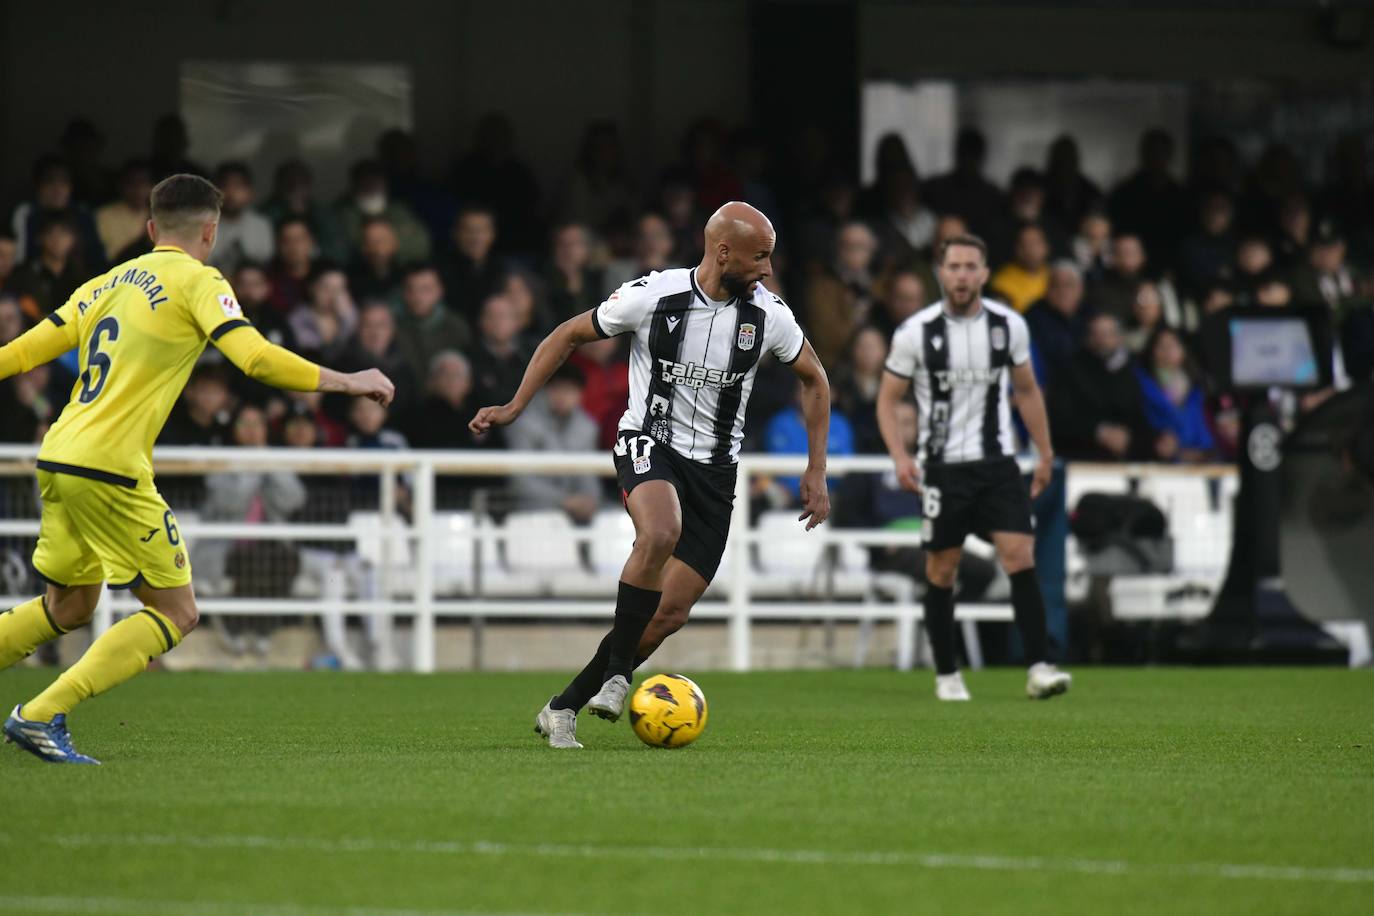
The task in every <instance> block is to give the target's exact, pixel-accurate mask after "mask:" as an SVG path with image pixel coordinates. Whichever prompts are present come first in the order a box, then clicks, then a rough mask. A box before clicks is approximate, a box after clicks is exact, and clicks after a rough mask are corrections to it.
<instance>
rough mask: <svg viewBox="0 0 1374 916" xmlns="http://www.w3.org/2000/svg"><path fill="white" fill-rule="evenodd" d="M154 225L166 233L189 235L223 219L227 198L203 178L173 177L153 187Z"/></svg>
mask: <svg viewBox="0 0 1374 916" xmlns="http://www.w3.org/2000/svg"><path fill="white" fill-rule="evenodd" d="M150 202H151V209H152V215H153V222H154V223H156V224H157V226H158V228H159V229H160V230H162V231H164V232H174V233H175V232H185V231H187V230H189V229H191V228H193V224H194V223H198V222H203V221H204V220H206V219H214V218H217V217H218V216H219V208H220V205H221V204H223V203H224V195H223V194H221V193H220V192H219V188H217V187H215V186H214V185H212V184H211V183H210V182H208V181H206V180H205V179H204V178H201V177H200V176H199V175H172V176H171V177H170V178H164V179H162V180H161V181H159V182H158V183H157V184H155V185H153V193H152V195H151V197H150Z"/></svg>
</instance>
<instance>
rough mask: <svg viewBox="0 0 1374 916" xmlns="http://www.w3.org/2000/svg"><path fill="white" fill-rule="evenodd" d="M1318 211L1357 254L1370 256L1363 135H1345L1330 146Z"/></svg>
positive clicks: (1371, 208) (1373, 227) (1371, 205)
mask: <svg viewBox="0 0 1374 916" xmlns="http://www.w3.org/2000/svg"><path fill="white" fill-rule="evenodd" d="M1319 204H1320V211H1321V213H1322V214H1323V215H1324V216H1327V217H1330V218H1331V219H1332V220H1334V221H1335V223H1336V227H1335V228H1336V231H1337V232H1339V233H1341V234H1343V235H1344V236H1345V237H1346V238H1347V239H1348V240H1350V241H1352V242H1353V243H1354V247H1355V251H1356V253H1357V254H1358V255H1360V256H1362V257H1364V258H1369V257H1370V256H1371V255H1374V181H1371V180H1370V177H1369V156H1368V150H1367V148H1366V145H1365V138H1364V135H1363V134H1362V133H1361V132H1359V131H1352V132H1351V133H1348V134H1345V135H1344V136H1342V137H1341V138H1340V139H1339V140H1337V141H1336V143H1335V145H1334V146H1333V147H1332V149H1331V155H1330V158H1329V160H1328V162H1327V171H1326V186H1325V187H1324V188H1322V192H1321V197H1320V198H1319Z"/></svg>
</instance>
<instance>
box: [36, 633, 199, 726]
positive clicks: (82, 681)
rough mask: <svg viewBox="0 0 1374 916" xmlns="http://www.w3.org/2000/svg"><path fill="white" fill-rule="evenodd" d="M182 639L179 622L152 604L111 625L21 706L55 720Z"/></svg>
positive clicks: (39, 716)
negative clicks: (160, 611)
mask: <svg viewBox="0 0 1374 916" xmlns="http://www.w3.org/2000/svg"><path fill="white" fill-rule="evenodd" d="M179 642H181V631H180V630H178V629H177V627H176V624H174V623H172V621H170V620H168V619H167V618H166V617H164V616H163V615H162V614H160V613H158V612H157V611H155V610H153V609H152V608H150V607H145V608H144V609H143V610H141V611H139V612H138V613H137V614H134V615H132V616H130V617H125V618H124V619H123V620H121V621H120V622H119V623H117V624H115V625H114V626H112V627H110V629H109V630H107V631H106V632H105V634H104V635H103V636H101V637H100V638H99V639H97V640H96V641H95V642H93V643H91V647H90V648H89V649H87V650H86V654H85V655H83V656H81V660H80V661H78V662H77V663H76V664H75V665H72V666H71V667H70V668H68V669H67V670H66V671H64V672H62V676H61V677H59V678H58V679H57V680H56V681H54V682H53V684H52V686H51V687H49V688H48V689H47V690H45V691H43V692H42V693H40V694H39V695H38V696H37V697H35V698H34V699H32V700H30V701H29V702H27V703H25V704H24V708H23V709H22V710H21V711H20V715H22V716H23V717H24V718H25V719H29V720H30V721H33V722H51V721H52V719H53V716H56V715H57V714H58V713H69V712H71V711H72V710H73V709H74V708H75V707H76V704H77V703H80V702H81V701H82V700H85V699H87V698H89V697H93V696H95V695H96V694H98V693H104V692H105V691H107V690H109V689H110V688H111V687H118V686H119V685H120V684H122V683H124V682H125V681H127V680H129V679H130V678H132V677H134V676H135V675H138V674H142V673H143V671H144V670H145V669H146V668H147V667H148V662H150V661H152V660H153V659H155V658H157V657H158V656H159V655H161V654H162V653H164V652H170V651H171V650H172V648H173V647H174V646H176V645H177V643H179Z"/></svg>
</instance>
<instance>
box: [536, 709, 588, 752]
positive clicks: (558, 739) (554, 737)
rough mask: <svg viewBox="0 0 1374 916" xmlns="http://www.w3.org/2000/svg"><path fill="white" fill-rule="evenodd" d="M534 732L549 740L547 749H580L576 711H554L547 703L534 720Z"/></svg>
mask: <svg viewBox="0 0 1374 916" xmlns="http://www.w3.org/2000/svg"><path fill="white" fill-rule="evenodd" d="M534 731H535V733H536V734H540V735H543V736H544V737H545V738H547V739H548V740H549V747H566V748H580V747H582V745H580V744H578V743H577V710H575V709H554V708H552V707H550V706H549V704H548V703H545V704H544V708H543V709H541V710H539V715H538V716H536V717H535V719H534Z"/></svg>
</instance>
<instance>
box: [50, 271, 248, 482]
mask: <svg viewBox="0 0 1374 916" xmlns="http://www.w3.org/2000/svg"><path fill="white" fill-rule="evenodd" d="M46 320H48V321H51V322H53V323H54V324H56V325H57V326H58V327H60V328H63V329H64V330H67V331H68V336H69V338H70V337H71V336H74V337H75V339H76V346H77V350H78V356H79V366H80V373H79V375H78V376H77V380H76V384H75V385H73V386H72V396H71V400H70V401H69V402H68V403H67V406H66V407H65V408H64V409H63V410H62V415H61V416H60V417H58V419H57V422H56V423H54V424H53V425H52V428H51V429H49V430H48V433H47V435H45V436H44V437H43V446H42V448H41V449H39V452H38V462H39V467H42V468H45V469H47V470H52V471H59V472H61V471H66V472H67V473H74V472H75V473H80V471H82V470H84V471H88V472H95V473H94V474H91V473H87V474H82V475H81V476H86V477H96V479H105V480H107V481H108V482H110V483H119V484H122V485H124V486H134V485H135V484H136V483H137V481H140V480H151V479H152V476H153V456H152V451H153V442H154V441H155V440H156V439H157V437H158V434H159V433H160V432H161V431H162V426H163V424H164V423H166V422H167V415H168V414H169V413H170V412H171V410H172V407H173V405H175V404H176V401H177V398H178V397H180V396H181V390H182V388H184V387H185V386H186V381H187V379H188V378H190V375H191V369H192V368H193V367H194V366H195V364H196V360H197V359H198V358H199V357H200V354H201V353H202V352H203V351H204V350H205V345H206V344H207V343H209V342H210V341H214V340H218V339H219V338H220V337H221V336H223V335H224V334H226V333H227V332H229V331H232V330H233V329H235V328H238V327H243V326H245V325H248V324H249V322H248V321H247V320H246V319H245V318H244V317H243V310H242V309H241V308H240V307H239V303H238V300H237V299H235V298H234V291H233V289H231V288H230V286H229V283H228V282H227V281H226V280H225V279H224V277H223V276H222V275H221V274H220V272H219V271H218V270H217V269H215V268H213V267H208V266H206V265H205V264H202V263H201V262H200V261H197V260H196V259H195V258H193V257H191V256H190V255H189V254H187V253H186V252H184V251H182V250H181V249H180V248H176V247H173V246H171V245H159V246H158V247H156V248H154V249H153V250H152V252H150V253H149V254H145V255H143V256H142V257H138V258H134V259H133V260H132V261H126V262H124V263H123V264H120V265H119V266H118V267H116V268H114V269H113V270H110V271H109V272H107V273H104V274H101V275H100V276H98V277H96V278H95V279H93V280H90V281H89V282H87V283H86V284H85V285H83V286H82V287H80V288H79V289H77V291H76V292H75V293H73V294H72V297H71V298H70V299H68V300H67V302H66V303H65V304H64V305H63V306H62V307H61V308H59V309H58V310H57V311H56V312H53V313H52V314H51V315H49V316H48V317H47V319H46ZM67 325H72V326H74V327H75V328H76V333H75V335H71V334H70V330H69V329H68V328H66V327H65V326H67Z"/></svg>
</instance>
